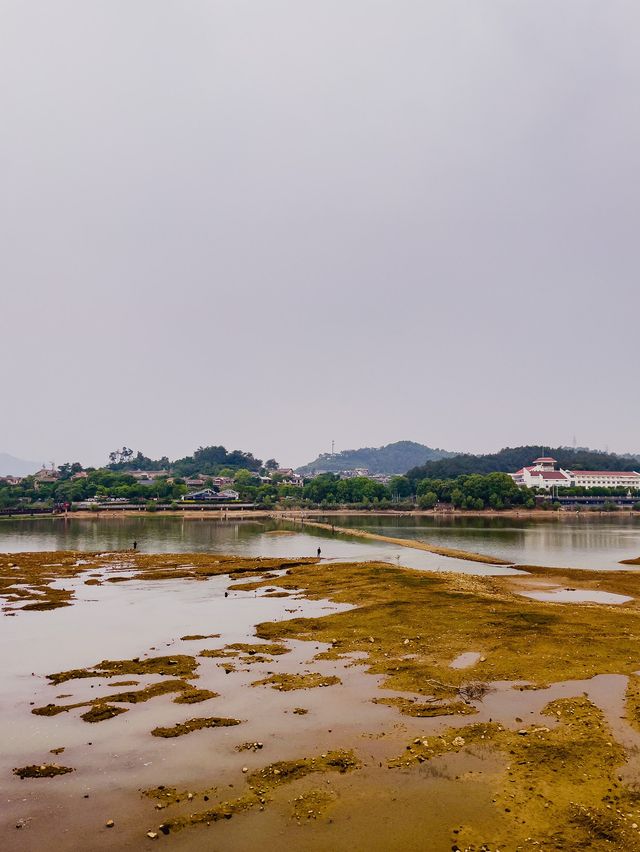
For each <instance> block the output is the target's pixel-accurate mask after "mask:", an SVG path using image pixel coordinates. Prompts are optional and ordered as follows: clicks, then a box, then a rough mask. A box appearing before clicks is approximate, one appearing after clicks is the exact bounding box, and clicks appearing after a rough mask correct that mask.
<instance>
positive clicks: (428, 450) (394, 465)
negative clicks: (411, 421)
mask: <svg viewBox="0 0 640 852" xmlns="http://www.w3.org/2000/svg"><path fill="white" fill-rule="evenodd" d="M453 455H454V453H450V452H447V451H446V450H440V449H433V448H432V447H427V446H425V445H424V444H417V443H416V442H415V441H396V442H395V443H394V444H387V445H386V446H384V447H361V448H360V449H359V450H343V451H342V452H341V453H322V454H321V455H319V456H318V458H317V459H314V461H312V462H309V464H305V465H303V466H302V467H299V468H298V473H301V474H302V475H303V476H305V475H311V474H312V473H320V472H324V473H338V472H339V471H341V470H353V469H354V468H358V467H360V468H366V469H367V470H368V471H369V472H370V473H389V474H392V473H404V472H405V471H406V470H408V469H409V468H410V467H415V466H417V465H421V464H424V463H425V462H427V461H430V460H435V459H444V458H448V457H450V456H453Z"/></svg>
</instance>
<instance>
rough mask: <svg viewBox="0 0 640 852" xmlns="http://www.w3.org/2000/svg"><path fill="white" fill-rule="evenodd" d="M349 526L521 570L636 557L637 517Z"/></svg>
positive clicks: (400, 520)
mask: <svg viewBox="0 0 640 852" xmlns="http://www.w3.org/2000/svg"><path fill="white" fill-rule="evenodd" d="M340 526H343V527H347V526H354V527H360V528H361V529H366V530H369V531H371V532H376V533H379V534H381V535H389V536H394V537H396V538H411V539H417V540H422V541H428V542H430V543H432V544H438V545H443V546H445V547H455V548H460V549H461V550H472V551H477V552H479V553H486V554H490V555H494V556H499V557H501V558H503V559H508V560H511V561H513V562H514V563H517V564H521V565H549V566H561V567H566V568H591V569H602V568H614V567H620V566H619V564H618V563H619V561H620V560H621V559H633V558H635V557H637V556H640V517H637V516H634V517H626V518H620V517H611V516H602V515H597V516H595V517H594V516H591V517H582V518H576V517H575V516H561V517H560V518H557V517H553V518H536V519H535V520H532V519H522V520H521V519H519V518H512V517H509V518H496V517H491V518H489V517H487V518H481V517H468V518H465V517H454V518H449V517H419V518H416V517H410V516H408V517H400V516H398V517H394V516H385V517H380V516H379V517H362V518H354V517H353V516H348V517H347V516H344V517H342V518H340Z"/></svg>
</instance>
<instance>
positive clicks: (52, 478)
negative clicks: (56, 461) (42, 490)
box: [33, 465, 60, 482]
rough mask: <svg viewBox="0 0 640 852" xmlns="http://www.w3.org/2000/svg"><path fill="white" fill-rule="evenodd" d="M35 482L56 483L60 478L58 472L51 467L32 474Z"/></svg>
mask: <svg viewBox="0 0 640 852" xmlns="http://www.w3.org/2000/svg"><path fill="white" fill-rule="evenodd" d="M33 478H34V479H35V481H36V482H57V481H58V479H59V478H60V474H59V472H58V471H57V470H56V469H55V467H54V466H53V465H51V467H42V468H40V470H37V471H36V472H35V473H34V474H33Z"/></svg>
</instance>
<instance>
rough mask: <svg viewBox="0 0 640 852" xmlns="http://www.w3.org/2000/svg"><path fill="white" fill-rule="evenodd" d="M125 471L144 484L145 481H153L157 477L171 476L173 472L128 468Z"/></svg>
mask: <svg viewBox="0 0 640 852" xmlns="http://www.w3.org/2000/svg"><path fill="white" fill-rule="evenodd" d="M124 473H128V474H129V476H132V477H133V478H134V479H135V480H137V481H138V482H140V483H142V484H143V485H144V483H145V482H153V481H154V480H155V479H160V478H162V477H164V476H169V474H170V473H171V471H170V470H127V471H124Z"/></svg>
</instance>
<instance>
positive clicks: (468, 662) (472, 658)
mask: <svg viewBox="0 0 640 852" xmlns="http://www.w3.org/2000/svg"><path fill="white" fill-rule="evenodd" d="M481 656H482V655H481V654H480V653H479V652H478V651H465V652H464V653H463V654H458V656H457V657H456V658H455V660H454V661H453V662H452V663H451V666H450V667H451V668H452V669H468V668H469V667H470V666H475V664H476V663H477V662H478V661H479V659H480V657H481Z"/></svg>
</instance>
